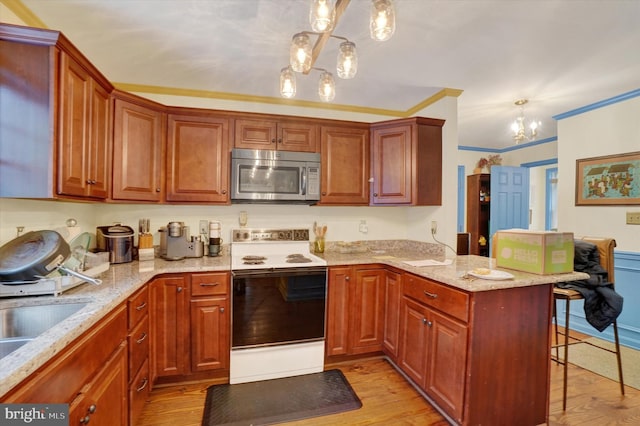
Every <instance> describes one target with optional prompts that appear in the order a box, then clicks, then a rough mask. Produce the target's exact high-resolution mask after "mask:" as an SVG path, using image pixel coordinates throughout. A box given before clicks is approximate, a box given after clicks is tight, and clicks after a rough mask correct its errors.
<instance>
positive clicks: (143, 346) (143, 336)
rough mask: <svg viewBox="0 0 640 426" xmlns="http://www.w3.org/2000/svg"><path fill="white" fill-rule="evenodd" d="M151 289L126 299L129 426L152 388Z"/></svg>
mask: <svg viewBox="0 0 640 426" xmlns="http://www.w3.org/2000/svg"><path fill="white" fill-rule="evenodd" d="M150 306H151V303H150V299H149V287H148V286H147V285H145V286H144V287H143V288H141V289H140V290H138V291H137V292H136V293H135V294H133V295H132V296H131V297H129V298H128V299H127V311H128V328H129V333H128V335H127V347H128V351H129V374H128V377H129V381H128V386H129V387H128V389H129V424H130V425H134V424H135V423H136V419H137V418H138V416H140V413H141V412H142V409H143V408H144V404H145V402H146V400H147V397H148V396H149V390H150V389H151V376H150V371H149V344H150V341H151V335H150V324H149V307H150Z"/></svg>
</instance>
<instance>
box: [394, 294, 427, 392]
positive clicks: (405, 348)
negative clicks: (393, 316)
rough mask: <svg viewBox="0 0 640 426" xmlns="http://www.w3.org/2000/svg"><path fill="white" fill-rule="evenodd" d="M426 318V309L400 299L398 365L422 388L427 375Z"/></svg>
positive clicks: (406, 299)
mask: <svg viewBox="0 0 640 426" xmlns="http://www.w3.org/2000/svg"><path fill="white" fill-rule="evenodd" d="M427 316H428V313H427V308H425V307H424V306H422V305H420V304H419V303H416V302H414V301H413V300H411V299H408V298H406V297H404V298H403V299H402V302H401V324H402V325H401V331H400V356H399V364H400V368H401V369H402V371H404V372H405V373H406V374H407V375H408V376H409V377H411V379H413V381H414V382H416V384H418V386H420V387H422V388H424V385H425V381H426V374H427V359H426V357H427V353H426V351H427V349H426V348H427V339H428V332H429V330H428V328H427V327H426V325H427V322H428V320H427Z"/></svg>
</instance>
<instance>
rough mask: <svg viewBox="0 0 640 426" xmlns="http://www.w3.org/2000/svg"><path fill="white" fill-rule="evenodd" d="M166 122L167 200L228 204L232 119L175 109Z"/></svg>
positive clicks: (208, 113)
mask: <svg viewBox="0 0 640 426" xmlns="http://www.w3.org/2000/svg"><path fill="white" fill-rule="evenodd" d="M167 121H168V130H167V194H166V200H167V201H169V202H176V201H182V202H207V203H223V204H224V203H228V202H229V167H230V166H229V163H230V155H229V131H230V127H231V126H230V119H229V118H227V117H224V116H219V115H217V114H215V113H212V112H208V111H205V110H188V109H185V108H175V109H172V110H171V111H170V112H169V115H168V120H167Z"/></svg>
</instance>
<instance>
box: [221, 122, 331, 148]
mask: <svg viewBox="0 0 640 426" xmlns="http://www.w3.org/2000/svg"><path fill="white" fill-rule="evenodd" d="M311 121H312V120H303V119H300V120H297V119H293V118H291V119H289V118H286V119H285V118H277V117H273V118H271V117H264V118H263V117H240V118H237V119H236V120H235V139H234V144H233V146H234V148H246V149H272V150H273V149H276V150H281V151H300V152H318V149H319V146H318V125H317V124H315V123H312V122H311Z"/></svg>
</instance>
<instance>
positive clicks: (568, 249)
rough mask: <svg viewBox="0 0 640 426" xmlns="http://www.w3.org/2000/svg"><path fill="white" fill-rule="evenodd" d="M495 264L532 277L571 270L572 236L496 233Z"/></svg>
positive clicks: (512, 230) (526, 231)
mask: <svg viewBox="0 0 640 426" xmlns="http://www.w3.org/2000/svg"><path fill="white" fill-rule="evenodd" d="M494 244H496V251H495V253H496V265H497V266H498V267H500V268H508V269H515V270H517V271H524V272H530V273H533V274H541V275H546V274H561V273H565V272H571V271H573V250H574V247H573V233H571V232H535V231H528V230H524V229H510V230H504V231H498V232H496V238H495V240H494Z"/></svg>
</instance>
